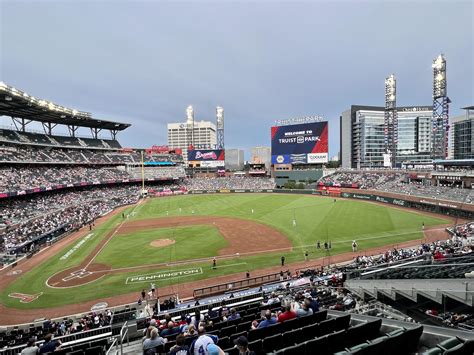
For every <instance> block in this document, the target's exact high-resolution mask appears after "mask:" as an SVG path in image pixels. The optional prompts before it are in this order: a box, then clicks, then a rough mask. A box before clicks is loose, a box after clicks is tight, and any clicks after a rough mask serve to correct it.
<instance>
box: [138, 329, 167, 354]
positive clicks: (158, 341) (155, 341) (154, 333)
mask: <svg viewBox="0 0 474 355" xmlns="http://www.w3.org/2000/svg"><path fill="white" fill-rule="evenodd" d="M150 328H151V327H150ZM164 343H166V340H165V339H163V338H162V337H160V336H159V335H158V329H156V328H152V330H151V332H150V338H147V339H145V341H144V342H143V351H144V352H145V354H146V355H148V354H154V353H155V349H154V348H156V347H157V346H160V345H162V344H164ZM149 350H152V352H150V351H149Z"/></svg>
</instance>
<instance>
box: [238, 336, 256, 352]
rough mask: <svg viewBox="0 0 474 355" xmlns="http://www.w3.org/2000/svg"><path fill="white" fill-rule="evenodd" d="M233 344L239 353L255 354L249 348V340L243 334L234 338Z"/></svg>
mask: <svg viewBox="0 0 474 355" xmlns="http://www.w3.org/2000/svg"><path fill="white" fill-rule="evenodd" d="M234 344H235V346H237V349H239V355H255V352H254V351H250V350H249V342H248V340H247V338H246V337H244V336H243V335H242V336H240V337H238V338H237V339H235V340H234Z"/></svg>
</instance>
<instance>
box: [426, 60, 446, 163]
mask: <svg viewBox="0 0 474 355" xmlns="http://www.w3.org/2000/svg"><path fill="white" fill-rule="evenodd" d="M431 67H432V68H433V117H432V120H431V127H432V130H433V135H432V147H431V153H432V154H431V155H432V158H433V159H445V158H446V156H447V154H448V132H449V103H450V102H451V101H450V100H449V97H448V87H447V81H446V59H445V58H444V56H443V55H442V54H440V55H439V56H438V57H436V59H435V60H433V64H432V65H431Z"/></svg>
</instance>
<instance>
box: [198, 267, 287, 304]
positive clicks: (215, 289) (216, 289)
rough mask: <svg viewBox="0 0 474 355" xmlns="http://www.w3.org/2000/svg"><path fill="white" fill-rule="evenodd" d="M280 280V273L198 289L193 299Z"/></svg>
mask: <svg viewBox="0 0 474 355" xmlns="http://www.w3.org/2000/svg"><path fill="white" fill-rule="evenodd" d="M279 280H280V273H279V272H277V273H273V274H267V275H263V276H257V277H252V278H248V279H243V280H237V281H231V282H226V283H222V284H218V285H213V286H208V287H202V288H196V289H194V291H193V297H194V298H195V299H198V298H201V297H205V296H211V295H214V294H216V293H222V292H234V291H237V290H240V289H243V288H246V287H250V286H259V285H263V284H264V283H269V282H275V281H279Z"/></svg>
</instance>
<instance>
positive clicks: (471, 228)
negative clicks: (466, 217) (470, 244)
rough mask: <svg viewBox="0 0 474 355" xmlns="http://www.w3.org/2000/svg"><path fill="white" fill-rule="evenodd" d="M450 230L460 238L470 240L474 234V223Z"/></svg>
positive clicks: (460, 225)
mask: <svg viewBox="0 0 474 355" xmlns="http://www.w3.org/2000/svg"><path fill="white" fill-rule="evenodd" d="M449 230H450V231H451V232H452V233H453V234H454V235H455V236H456V237H459V238H470V237H472V236H473V234H474V222H468V223H464V224H458V225H456V226H454V227H453V228H449Z"/></svg>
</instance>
